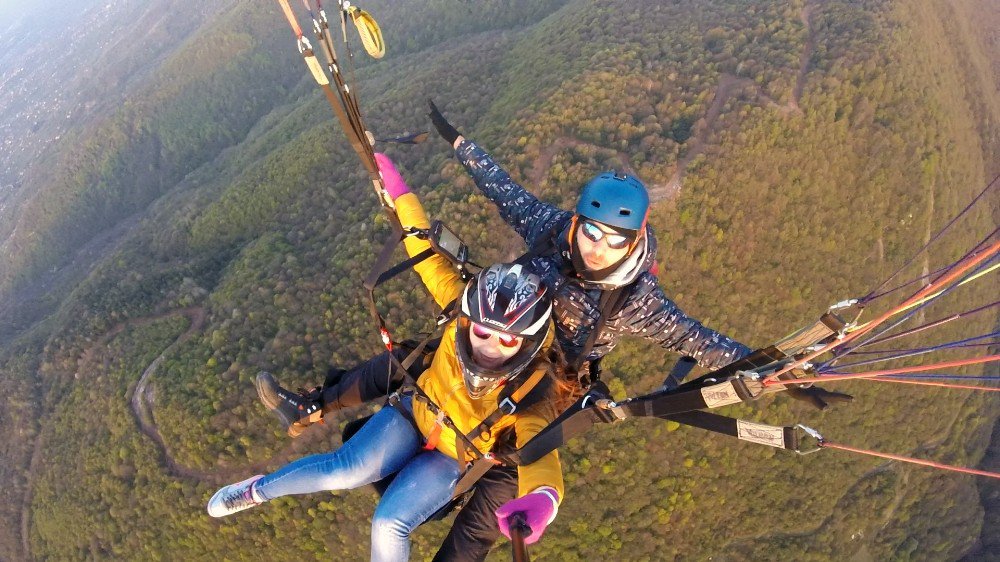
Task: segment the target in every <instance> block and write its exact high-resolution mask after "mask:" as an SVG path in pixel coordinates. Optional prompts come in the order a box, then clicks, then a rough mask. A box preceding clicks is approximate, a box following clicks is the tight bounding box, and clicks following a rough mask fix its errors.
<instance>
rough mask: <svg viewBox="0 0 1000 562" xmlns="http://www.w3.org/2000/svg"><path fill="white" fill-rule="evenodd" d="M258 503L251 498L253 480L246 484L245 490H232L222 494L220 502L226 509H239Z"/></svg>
mask: <svg viewBox="0 0 1000 562" xmlns="http://www.w3.org/2000/svg"><path fill="white" fill-rule="evenodd" d="M259 503H260V502H259V501H256V500H254V499H253V482H251V483H250V485H249V486H247V488H246V490H244V491H239V490H234V491H233V493H231V494H229V495H227V496H223V498H222V504H223V505H225V506H226V509H231V510H234V509H235V510H239V509H243V508H245V507H251V506H255V505H257V504H259Z"/></svg>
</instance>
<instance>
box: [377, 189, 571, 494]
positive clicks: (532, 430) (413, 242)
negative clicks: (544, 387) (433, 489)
mask: <svg viewBox="0 0 1000 562" xmlns="http://www.w3.org/2000/svg"><path fill="white" fill-rule="evenodd" d="M395 204H396V213H397V214H398V215H399V221H400V223H401V224H402V226H403V227H404V228H407V227H416V228H429V227H430V222H429V221H428V220H427V215H426V214H425V213H424V209H423V207H422V206H421V205H420V201H419V200H418V199H417V196H416V195H414V194H413V193H406V194H404V195H402V196H400V197H399V198H397V199H396V200H395ZM404 245H405V246H406V252H407V253H408V254H409V255H410V256H415V255H417V254H419V253H421V252H423V251H424V250H426V249H428V248H430V242H428V241H426V240H421V239H418V238H415V237H413V236H410V237H407V238H406V239H405V240H404ZM414 269H415V270H416V272H417V273H418V274H419V275H420V279H421V280H422V281H423V282H424V285H426V286H427V290H428V291H430V293H431V296H433V297H434V300H435V301H436V302H437V304H438V306H441V307H444V306H446V305H447V304H448V303H450V302H451V301H453V300H455V299H456V298H458V297H459V296H460V295H461V294H462V291H463V290H464V288H465V283H464V282H462V280H461V278H460V277H459V275H458V272H457V271H455V268H454V266H452V264H451V262H449V261H448V260H446V259H445V258H443V257H441V256H439V255H437V254H435V255H434V256H432V257H430V258H428V259H426V260H424V261H422V262H421V263H419V264H417V265H416V266H415V267H414ZM456 333H457V332H456V322H455V321H452V322H451V323H449V324H448V326H447V327H446V328H445V331H444V334H443V335H442V337H441V345H440V347H438V349H437V351H436V352H435V353H434V359H433V361H432V362H431V365H430V367H429V368H428V369H427V370H426V371H424V373H423V374H422V375H420V378H419V379H418V380H417V384H418V385H419V386H420V388H421V389H422V390H423V391H424V392H425V393H426V394H427V396H429V397H430V399H431V400H433V401H434V403H435V404H437V405H438V406H439V407H440V408H442V409H443V410H444V411H445V412H446V413H447V415H448V417H449V418H451V420H452V421H453V422H454V423H455V426H456V427H457V428H458V429H459V430H460V431H462V432H463V433H466V434H468V433H469V432H470V431H472V430H473V429H474V428H475V427H476V426H478V425H479V423H480V422H482V421H483V420H484V419H486V417H487V416H489V415H490V414H491V413H493V412H494V411H495V410H496V409H497V396H498V395H499V394H500V391H501V389H502V387H501V388H498V389H496V390H494V391H493V392H491V393H489V394H487V395H486V396H484V397H482V398H481V399H479V400H474V399H472V398H471V397H470V396H469V394H468V392H466V390H465V383H464V382H463V380H462V368H461V366H460V365H459V364H458V356H457V355H456V351H455V336H456ZM550 336H551V332H550ZM556 415H557V412H556V408H555V405H554V404H552V402H550V401H547V400H546V401H542V402H540V403H538V404H535V405H533V406H532V407H530V408H527V409H525V410H524V411H518V412H515V413H514V414H513V415H509V416H503V417H502V418H500V421H499V422H497V424H496V425H494V426H493V428H492V430H491V432H490V434H489V435H488V436H487V438H486V439H483V438H482V437H477V438H476V439H474V440H473V443H474V444H475V445H476V448H477V449H479V450H480V451H484V452H486V451H490V450H492V449H493V446H494V444H495V441H496V435H497V434H498V433H500V432H501V431H502V430H503V429H505V428H509V427H511V426H514V429H515V431H516V434H517V446H518V447H520V446H522V445H524V444H525V443H527V442H528V440H530V439H531V438H532V437H534V436H535V435H536V434H537V433H538V432H539V431H541V430H542V428H544V427H545V426H546V425H548V423H549V422H550V421H552V420H553V419H554V418H555V417H556ZM413 417H414V419H415V420H416V422H417V427H418V428H419V429H420V432H421V433H422V434H423V436H424V437H425V438H426V437H427V436H429V435H430V434H431V431H432V430H433V429H434V426H435V424H436V421H437V416H436V415H435V414H434V413H433V412H431V411H430V410H429V409H428V408H427V406H426V405H425V404H423V403H421V402H419V401H416V400H414V401H413ZM455 440H456V436H455V432H454V431H452V430H451V429H449V428H448V427H442V429H441V434H440V437H439V440H438V445H437V450H439V451H441V452H442V453H444V454H446V455H448V456H450V457H452V458H455V459H457V458H458V452H457V449H456V447H455ZM465 460H472V459H471V458H467V459H465ZM517 475H518V488H519V489H518V495H519V496H520V495H524V494H526V493H528V492H530V491H532V490H534V489H535V488H538V487H539V486H551V487H553V488H555V489H556V490H557V491H558V492H559V499H560V501H561V500H562V497H563V479H562V468H561V466H560V464H559V454H558V453H557V452H556V451H552V452H551V453H549V454H547V455H545V456H544V457H542V458H540V459H538V460H537V461H535V462H533V463H531V464H529V465H525V466H520V467H518V470H517Z"/></svg>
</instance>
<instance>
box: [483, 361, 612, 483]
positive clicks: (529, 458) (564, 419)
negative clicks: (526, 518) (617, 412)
mask: <svg viewBox="0 0 1000 562" xmlns="http://www.w3.org/2000/svg"><path fill="white" fill-rule="evenodd" d="M610 396H611V391H610V390H608V387H607V385H606V384H604V383H603V382H602V381H595V382H594V383H593V384H592V385H590V388H589V389H587V393H586V394H584V395H583V396H582V397H580V399H578V400H577V401H576V402H574V403H573V405H572V406H570V407H569V408H566V410H565V411H564V412H563V413H562V414H560V415H559V416H558V417H557V418H556V419H554V420H552V422H550V423H549V425H547V426H545V427H544V428H543V429H542V430H541V431H540V432H538V433H537V434H536V435H535V436H534V437H532V438H531V440H530V441H528V442H527V443H525V444H524V446H523V447H521V448H520V449H518V450H516V451H513V452H511V453H509V454H505V455H503V457H502V458H503V459H504V460H505V461H509V462H511V463H513V464H516V465H519V466H523V465H526V464H531V463H533V462H535V461H537V460H538V459H540V458H542V457H544V456H545V455H547V454H549V453H550V452H552V451H554V450H556V449H558V448H559V447H561V446H562V445H563V444H564V443H566V442H567V441H569V440H570V439H572V438H573V437H576V436H577V435H580V434H583V433H584V432H586V431H587V430H588V429H590V428H591V427H593V426H594V425H596V424H599V423H610V422H612V421H617V418H616V417H615V416H614V414H613V413H612V412H610V411H609V410H606V409H604V408H597V407H595V404H596V403H597V401H598V400H607V399H608V398H609V397H610Z"/></svg>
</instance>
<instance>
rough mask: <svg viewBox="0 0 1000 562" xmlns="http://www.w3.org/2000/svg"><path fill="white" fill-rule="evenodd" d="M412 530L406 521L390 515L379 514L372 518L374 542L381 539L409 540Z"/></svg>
mask: <svg viewBox="0 0 1000 562" xmlns="http://www.w3.org/2000/svg"><path fill="white" fill-rule="evenodd" d="M412 530H413V529H411V528H410V525H408V524H407V523H406V522H405V521H403V520H402V519H400V518H399V517H395V516H393V515H392V514H388V513H378V512H377V511H376V513H375V515H374V516H372V541H373V542H376V541H378V540H380V539H389V540H394V539H408V538H409V537H410V532H411V531H412Z"/></svg>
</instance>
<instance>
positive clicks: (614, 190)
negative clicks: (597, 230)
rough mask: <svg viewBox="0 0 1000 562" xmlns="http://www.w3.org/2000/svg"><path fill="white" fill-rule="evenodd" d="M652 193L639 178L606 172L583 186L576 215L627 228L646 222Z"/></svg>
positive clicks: (636, 226) (637, 226)
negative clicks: (650, 193)
mask: <svg viewBox="0 0 1000 562" xmlns="http://www.w3.org/2000/svg"><path fill="white" fill-rule="evenodd" d="M648 212H649V192H648V191H646V186H644V185H642V182H641V181H639V180H638V179H636V178H634V177H632V176H628V175H625V174H618V173H617V172H614V171H611V172H604V173H602V174H599V175H598V176H596V177H595V178H594V179H592V180H590V181H589V182H587V184H586V185H584V186H583V192H582V193H580V200H579V201H578V202H577V203H576V214H578V215H581V216H584V217H587V218H588V219H593V220H595V221H597V222H601V223H604V224H606V225H608V226H613V227H616V228H623V229H627V230H639V229H641V228H643V226H645V224H646V214H647V213H648Z"/></svg>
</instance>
